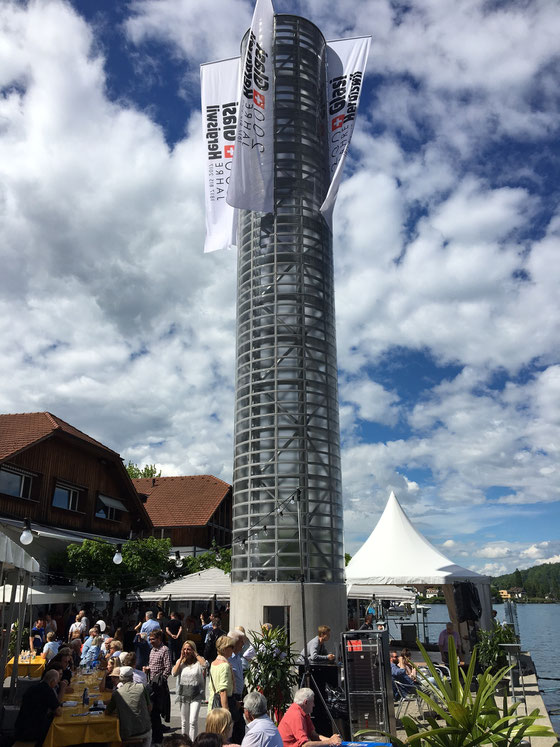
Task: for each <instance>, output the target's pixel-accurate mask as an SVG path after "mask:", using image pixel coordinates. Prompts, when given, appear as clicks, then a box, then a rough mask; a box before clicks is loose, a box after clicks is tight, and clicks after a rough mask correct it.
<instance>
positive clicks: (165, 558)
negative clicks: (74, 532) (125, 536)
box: [66, 537, 174, 609]
mask: <svg viewBox="0 0 560 747" xmlns="http://www.w3.org/2000/svg"><path fill="white" fill-rule="evenodd" d="M170 548H171V542H170V540H168V539H156V538H155V537H146V538H145V539H135V540H129V541H128V542H125V543H123V546H122V563H121V564H120V565H116V564H115V563H113V556H114V554H115V550H116V547H115V545H112V544H109V543H108V542H104V541H102V540H84V542H82V544H81V545H68V547H67V548H66V554H67V558H68V565H67V568H68V570H69V572H70V573H71V574H72V576H74V577H75V578H77V579H79V580H81V581H85V582H86V584H87V585H88V586H97V588H98V589H101V591H105V592H107V593H108V594H110V597H111V598H110V603H109V604H110V609H112V606H113V602H114V597H115V594H118V593H130V592H132V591H140V590H141V589H145V588H146V587H149V586H153V585H154V584H156V583H159V582H161V577H162V574H164V573H170V572H171V570H172V568H174V563H173V561H172V560H170V558H169V552H170Z"/></svg>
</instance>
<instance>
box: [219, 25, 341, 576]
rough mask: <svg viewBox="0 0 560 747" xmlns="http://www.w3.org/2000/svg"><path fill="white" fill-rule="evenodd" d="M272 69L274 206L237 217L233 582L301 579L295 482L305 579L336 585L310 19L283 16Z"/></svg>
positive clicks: (328, 270)
mask: <svg viewBox="0 0 560 747" xmlns="http://www.w3.org/2000/svg"><path fill="white" fill-rule="evenodd" d="M275 76H276V83H275V118H276V119H275V179H274V181H275V212H274V214H262V213H254V212H249V211H241V212H240V215H239V224H238V252H239V257H238V289H237V372H236V411H235V453H234V477H233V536H234V545H233V558H232V581H233V583H234V584H237V583H242V582H248V581H252V582H270V581H275V582H285V583H290V582H296V581H298V580H299V579H300V551H299V545H298V525H297V513H296V511H295V507H294V510H293V511H292V510H290V506H289V505H288V506H286V507H284V509H283V510H282V512H281V513H280V512H279V511H278V510H277V509H278V506H279V504H280V503H282V502H284V501H285V500H286V499H287V498H288V497H289V496H290V495H291V494H293V493H294V492H295V491H296V490H297V489H298V488H299V489H300V491H301V492H300V495H301V508H302V511H301V514H302V517H303V526H302V541H303V549H304V556H305V581H306V582H308V583H334V584H340V583H342V582H343V569H344V562H343V546H342V495H341V479H340V435H339V422H338V395H337V365H336V340H335V311H334V286H333V255H332V235H331V231H330V229H329V227H328V225H327V224H326V222H325V220H324V218H323V217H322V215H321V213H320V212H319V208H320V206H321V203H322V201H323V199H324V197H325V195H326V192H327V188H328V181H329V174H328V152H327V150H328V144H327V133H326V116H325V90H326V80H325V78H326V43H325V40H324V38H323V35H322V34H321V32H320V31H319V29H318V28H317V27H316V26H315V25H314V24H312V23H311V22H310V21H307V20H306V19H303V18H300V17H297V16H292V15H277V16H276V17H275ZM256 524H259V527H258V530H257V531H255V532H251V531H250V530H251V528H252V527H254V526H255V525H256ZM265 527H266V529H265ZM236 540H238V541H236ZM239 540H246V541H245V542H240V541H239Z"/></svg>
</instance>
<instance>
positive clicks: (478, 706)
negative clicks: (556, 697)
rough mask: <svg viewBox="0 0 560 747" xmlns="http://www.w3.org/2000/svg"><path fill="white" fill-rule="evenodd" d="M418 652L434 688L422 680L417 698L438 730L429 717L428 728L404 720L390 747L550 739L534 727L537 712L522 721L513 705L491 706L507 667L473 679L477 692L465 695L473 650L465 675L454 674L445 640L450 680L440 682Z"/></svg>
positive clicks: (511, 744)
mask: <svg viewBox="0 0 560 747" xmlns="http://www.w3.org/2000/svg"><path fill="white" fill-rule="evenodd" d="M418 646H419V648H420V651H421V653H422V656H423V658H424V661H425V662H426V665H427V667H428V669H429V670H430V675H431V676H432V678H433V680H434V682H431V681H429V680H428V679H427V677H423V680H424V682H423V688H424V689H422V690H420V691H419V695H420V697H421V698H422V699H423V700H424V701H425V703H426V704H427V706H428V708H429V710H430V712H432V713H435V714H436V715H437V716H439V718H440V719H441V720H442V721H443V725H442V724H439V723H438V722H437V720H436V718H434V717H433V716H428V717H427V719H426V720H427V722H428V727H426V726H425V725H424V724H422V723H421V721H420V719H418V718H412V717H410V716H404V717H403V719H402V725H403V728H404V730H405V732H406V736H407V739H406V741H404V742H403V741H402V740H400V739H398V737H396V736H394V735H387V736H391V740H392V742H393V745H396V747H406V746H407V745H414V747H423V745H429V746H430V747H476V745H483V744H492V745H495V747H517V746H518V745H519V744H520V743H521V742H522V740H523V739H524V738H526V737H554V736H555V735H554V732H553V731H552V730H551V729H549V728H548V727H547V726H541V725H536V724H535V721H537V719H539V718H541V715H540V712H539V710H538V708H537V709H535V710H534V711H532V712H531V713H530V714H529V715H528V716H520V715H518V714H517V713H516V711H517V708H518V706H519V703H513V704H512V705H510V706H508V705H507V699H506V698H505V697H504V699H503V704H502V709H501V712H500V709H499V708H498V706H497V705H496V700H495V695H496V690H497V687H498V685H499V683H500V680H501V679H502V678H503V677H504V676H505V675H506V674H507V673H508V672H509V670H510V669H511V667H502V668H501V669H500V670H498V672H496V673H495V674H492V672H491V669H490V668H488V669H486V671H485V672H483V673H482V674H480V675H478V677H477V680H476V682H477V688H476V690H475V692H472V691H471V686H472V684H473V680H474V672H475V667H476V653H477V652H476V648H475V649H474V651H473V654H472V658H471V661H470V664H469V668H468V670H467V673H466V674H465V673H464V672H463V671H462V670H460V669H459V667H458V664H457V655H456V651H455V644H454V641H453V639H452V638H450V639H449V670H450V679H449V680H447V679H445V678H443V677H441V675H440V673H439V672H438V670H437V669H436V668H435V667H434V665H433V663H432V661H431V660H430V657H429V656H428V654H427V653H426V651H425V649H424V647H423V646H422V644H421V643H420V642H418Z"/></svg>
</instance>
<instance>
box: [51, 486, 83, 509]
mask: <svg viewBox="0 0 560 747" xmlns="http://www.w3.org/2000/svg"><path fill="white" fill-rule="evenodd" d="M80 492H81V491H80V489H79V488H73V487H71V486H70V485H64V483H57V484H56V487H55V489H54V495H53V500H52V504H53V506H56V507H57V508H65V509H66V510H67V511H78V510H79V508H80Z"/></svg>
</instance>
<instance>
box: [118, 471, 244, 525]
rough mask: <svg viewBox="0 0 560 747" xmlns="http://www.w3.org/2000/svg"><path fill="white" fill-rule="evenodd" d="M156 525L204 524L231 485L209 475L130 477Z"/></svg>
mask: <svg viewBox="0 0 560 747" xmlns="http://www.w3.org/2000/svg"><path fill="white" fill-rule="evenodd" d="M132 482H133V483H134V487H135V488H136V490H137V491H138V492H139V493H143V494H144V495H146V496H147V497H148V500H147V502H146V503H145V504H144V507H145V509H146V510H147V512H148V514H149V516H150V519H151V520H152V524H153V525H154V526H155V527H172V526H179V527H187V526H205V525H206V524H207V523H208V522H209V521H210V519H211V517H212V514H213V513H214V511H216V509H217V508H218V506H219V505H220V503H221V502H222V501H223V499H224V498H225V496H226V495H227V493H228V491H229V490H231V486H230V485H228V483H227V482H224V481H223V480H219V479H218V478H217V477H213V476H212V475H193V476H185V477H153V478H152V477H140V478H138V479H136V480H133V481H132Z"/></svg>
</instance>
